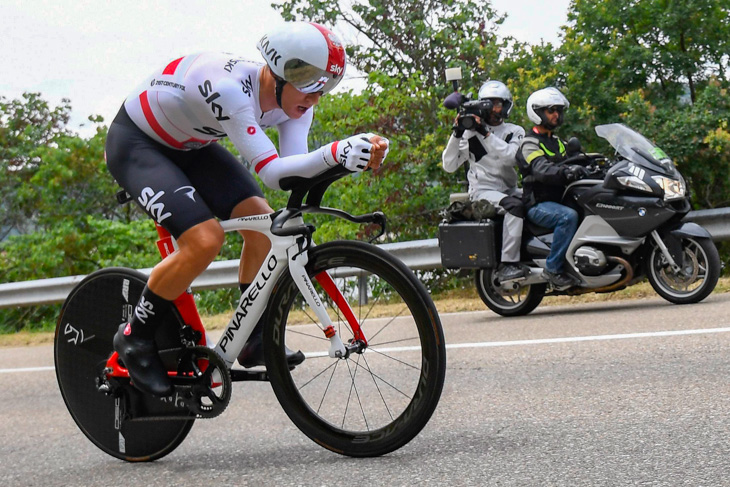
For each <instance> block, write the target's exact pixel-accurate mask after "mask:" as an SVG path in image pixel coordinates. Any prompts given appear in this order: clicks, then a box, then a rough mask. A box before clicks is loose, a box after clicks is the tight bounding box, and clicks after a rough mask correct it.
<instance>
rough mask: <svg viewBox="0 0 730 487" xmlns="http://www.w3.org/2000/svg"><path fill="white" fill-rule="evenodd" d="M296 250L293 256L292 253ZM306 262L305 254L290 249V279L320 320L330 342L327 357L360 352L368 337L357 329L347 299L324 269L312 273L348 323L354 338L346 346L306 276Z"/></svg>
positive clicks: (357, 326) (344, 355) (353, 314)
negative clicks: (314, 273)
mask: <svg viewBox="0 0 730 487" xmlns="http://www.w3.org/2000/svg"><path fill="white" fill-rule="evenodd" d="M292 252H296V255H293V256H292V255H291V253H292ZM306 265H307V257H306V253H304V252H299V251H298V249H296V248H294V249H290V251H289V271H290V273H291V276H292V279H294V282H295V283H296V285H297V287H299V290H300V291H301V293H302V296H304V300H305V301H306V302H307V304H308V305H309V306H310V307H311V308H312V309H313V310H314V313H315V314H316V315H317V318H318V319H319V321H320V323H322V331H323V332H324V335H325V336H326V337H327V338H328V339H329V341H330V349H329V352H328V354H329V356H330V357H332V358H347V357H348V356H349V355H350V353H352V352H360V351H362V350H364V349H365V347H366V346H367V340H366V338H365V336H364V335H363V333H362V330H361V329H360V324H359V322H358V321H357V318H356V317H355V313H354V312H353V311H352V308H351V307H350V304H349V303H348V302H347V300H346V299H345V297H344V296H343V295H342V293H341V291H340V290H339V288H338V287H337V285H336V284H335V282H334V281H333V280H332V277H330V275H329V274H327V272H326V271H323V272H320V273H319V274H317V275H316V276H315V279H316V280H317V282H318V283H319V284H320V285H321V286H322V288H323V289H324V290H325V292H326V293H327V295H328V296H329V297H330V298H331V299H332V302H333V303H334V304H335V305H336V306H337V307H338V308H339V310H340V312H341V313H342V314H343V316H344V317H345V319H346V321H347V323H348V324H349V326H350V328H351V329H352V332H353V335H354V340H353V341H352V343H350V344H349V345H348V346H345V344H344V343H342V339H341V338H340V335H339V333H337V329H336V328H335V326H334V325H333V324H332V320H331V319H330V317H329V314H328V313H327V309H326V306H325V303H324V302H323V301H322V300H321V299H320V297H319V295H318V294H317V291H316V290H315V289H314V286H313V284H312V281H311V279H309V276H308V275H307V271H306V269H305V266H306Z"/></svg>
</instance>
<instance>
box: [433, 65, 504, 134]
mask: <svg viewBox="0 0 730 487" xmlns="http://www.w3.org/2000/svg"><path fill="white" fill-rule="evenodd" d="M460 79H461V68H448V69H447V70H446V80H447V81H451V83H452V84H453V85H454V92H453V93H452V94H450V95H449V96H447V97H446V99H445V100H444V107H446V108H448V109H449V110H454V109H458V110H459V114H458V117H457V121H456V125H457V127H458V128H459V129H461V130H475V129H476V127H477V121H476V119H475V117H479V118H480V119H481V120H482V125H484V124H486V123H487V120H489V117H490V115H491V114H492V110H493V109H494V105H493V103H492V101H491V100H470V99H469V97H468V96H464V95H462V94H461V93H459V91H458V88H459V84H458V81H459V80H460Z"/></svg>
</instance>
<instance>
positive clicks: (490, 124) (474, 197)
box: [442, 80, 525, 281]
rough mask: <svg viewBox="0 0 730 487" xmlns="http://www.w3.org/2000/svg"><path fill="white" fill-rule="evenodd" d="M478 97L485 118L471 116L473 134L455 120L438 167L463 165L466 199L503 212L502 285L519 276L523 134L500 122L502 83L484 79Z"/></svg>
mask: <svg viewBox="0 0 730 487" xmlns="http://www.w3.org/2000/svg"><path fill="white" fill-rule="evenodd" d="M478 96H479V99H480V100H490V101H491V102H492V107H493V108H492V110H491V112H489V114H488V118H486V119H485V120H482V118H481V117H478V116H475V120H476V122H477V125H476V127H475V129H474V130H466V131H465V130H463V129H462V128H460V127H459V124H458V120H459V118H460V117H461V115H459V116H457V118H456V123H455V124H454V127H453V132H452V134H451V137H450V138H449V141H448V143H447V144H446V149H444V152H443V154H442V161H443V166H444V169H445V170H446V171H447V172H450V173H453V172H455V171H456V170H457V169H458V168H459V167H460V166H461V165H462V164H464V162H466V161H469V171H468V173H467V179H468V180H469V199H470V200H471V201H478V200H487V201H489V202H490V203H491V204H492V205H494V207H495V208H496V209H497V211H498V212H499V213H501V214H504V223H503V231H502V254H501V259H500V262H501V264H500V266H499V268H498V270H497V275H496V277H497V279H498V280H500V281H507V280H512V279H518V278H520V277H524V276H525V269H524V268H522V267H521V266H519V264H518V263H519V261H520V245H521V242H522V224H523V219H524V218H525V209H524V206H523V204H522V191H521V190H520V189H519V188H518V187H517V172H516V171H515V165H516V162H517V161H516V160H515V155H516V154H517V151H518V149H519V147H520V143H521V142H522V138H523V137H524V136H525V130H524V129H523V128H522V127H520V126H518V125H515V124H512V123H507V122H504V119H505V118H507V117H509V114H510V111H511V110H512V106H513V102H512V94H511V93H510V91H509V89H508V88H507V86H505V84H504V83H502V82H501V81H497V80H489V81H487V82H485V83H484V84H483V85H482V86H481V88H479V95H478Z"/></svg>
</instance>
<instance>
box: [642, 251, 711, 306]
mask: <svg viewBox="0 0 730 487" xmlns="http://www.w3.org/2000/svg"><path fill="white" fill-rule="evenodd" d="M682 253H683V256H682V257H683V258H682V262H681V263H680V265H681V269H679V270H674V269H672V267H671V266H670V265H669V263H668V262H667V259H666V258H665V257H664V254H663V253H662V251H661V250H660V249H659V248H658V247H656V246H654V247H653V248H652V249H651V252H650V254H649V260H648V269H647V277H648V278H649V282H650V283H651V286H652V287H653V288H654V290H655V291H656V292H657V294H659V295H660V296H661V297H663V298H664V299H666V300H667V301H669V302H670V303H674V304H690V303H698V302H700V301H702V300H703V299H705V298H706V297H707V296H709V294H710V293H711V292H712V290H713V289H715V285H716V284H717V280H718V278H719V277H720V268H721V263H720V256H719V254H718V253H717V248H716V247H715V244H714V243H712V240H710V239H708V238H702V239H694V238H690V237H685V238H682Z"/></svg>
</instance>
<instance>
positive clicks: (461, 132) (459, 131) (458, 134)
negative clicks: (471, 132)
mask: <svg viewBox="0 0 730 487" xmlns="http://www.w3.org/2000/svg"><path fill="white" fill-rule="evenodd" d="M451 129H452V130H453V131H454V137H456V138H457V139H460V138H461V136H462V135H464V129H463V128H461V127H459V124H458V123H455V124H454V126H453V127H451Z"/></svg>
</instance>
